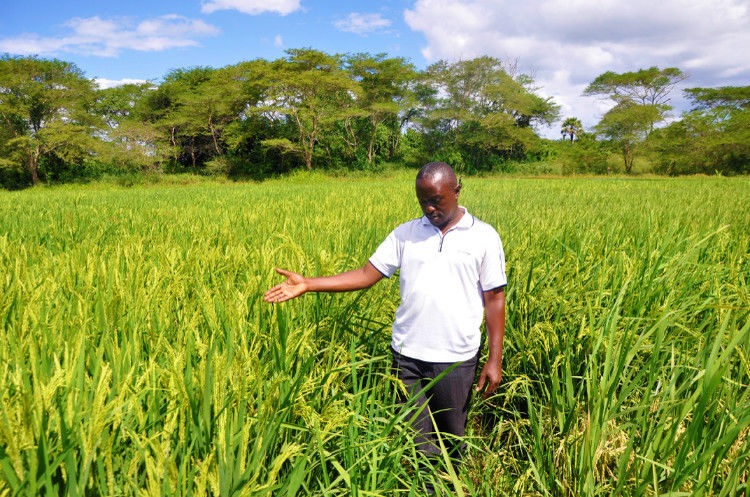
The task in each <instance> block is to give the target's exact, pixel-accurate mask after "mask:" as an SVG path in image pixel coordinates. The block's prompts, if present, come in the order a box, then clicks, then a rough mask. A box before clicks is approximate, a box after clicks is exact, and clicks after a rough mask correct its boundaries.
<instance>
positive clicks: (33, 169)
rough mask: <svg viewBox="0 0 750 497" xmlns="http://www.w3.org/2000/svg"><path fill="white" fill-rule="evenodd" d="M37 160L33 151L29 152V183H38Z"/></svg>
mask: <svg viewBox="0 0 750 497" xmlns="http://www.w3.org/2000/svg"><path fill="white" fill-rule="evenodd" d="M38 168H39V161H38V160H37V157H36V155H35V154H34V153H30V154H29V172H30V173H31V184H32V185H36V184H37V183H39V171H38Z"/></svg>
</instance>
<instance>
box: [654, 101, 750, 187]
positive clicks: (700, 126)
mask: <svg viewBox="0 0 750 497" xmlns="http://www.w3.org/2000/svg"><path fill="white" fill-rule="evenodd" d="M685 93H686V94H687V95H688V97H689V98H690V99H691V100H692V101H693V104H694V108H693V109H692V110H691V111H689V112H685V113H683V115H682V119H680V120H679V121H676V122H674V123H672V124H670V125H669V126H667V127H665V128H664V129H660V130H657V132H655V133H653V134H652V135H651V136H650V137H649V145H650V147H651V149H652V150H653V151H655V152H656V155H657V160H658V167H659V170H660V171H661V172H665V173H668V174H685V173H708V174H712V173H714V172H716V171H719V172H722V173H729V174H737V173H748V172H750V86H725V87H721V88H688V89H686V90H685Z"/></svg>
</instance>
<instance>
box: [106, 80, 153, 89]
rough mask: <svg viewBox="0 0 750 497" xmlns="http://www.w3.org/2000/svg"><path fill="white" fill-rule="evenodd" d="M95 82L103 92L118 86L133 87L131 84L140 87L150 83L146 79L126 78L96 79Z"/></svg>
mask: <svg viewBox="0 0 750 497" xmlns="http://www.w3.org/2000/svg"><path fill="white" fill-rule="evenodd" d="M94 82H95V83H96V84H97V85H98V86H99V88H100V89H102V90H105V89H107V88H115V87H117V86H122V85H131V84H135V85H138V84H142V83H148V81H146V80H145V79H132V78H124V79H106V78H94Z"/></svg>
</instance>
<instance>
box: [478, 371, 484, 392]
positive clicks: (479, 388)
mask: <svg viewBox="0 0 750 497" xmlns="http://www.w3.org/2000/svg"><path fill="white" fill-rule="evenodd" d="M485 379H487V375H486V374H485V372H484V371H482V374H480V375H479V382H478V383H477V390H476V391H477V392H479V391H480V390H481V389H482V387H483V386H484V381H485Z"/></svg>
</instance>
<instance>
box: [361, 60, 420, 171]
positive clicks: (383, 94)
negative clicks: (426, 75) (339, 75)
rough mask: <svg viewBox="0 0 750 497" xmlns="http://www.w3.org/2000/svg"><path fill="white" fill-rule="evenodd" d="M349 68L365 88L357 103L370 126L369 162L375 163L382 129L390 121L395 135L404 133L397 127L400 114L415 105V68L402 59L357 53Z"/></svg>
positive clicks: (368, 137) (368, 138) (362, 88)
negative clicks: (411, 87) (411, 91)
mask: <svg viewBox="0 0 750 497" xmlns="http://www.w3.org/2000/svg"><path fill="white" fill-rule="evenodd" d="M347 66H348V70H349V72H350V73H351V75H352V77H353V78H354V79H355V80H356V81H357V82H358V83H359V85H360V87H361V93H360V96H359V98H358V99H357V103H358V104H359V107H360V108H361V109H362V110H363V111H364V112H363V114H364V115H365V116H366V119H367V123H368V125H369V126H368V127H369V133H368V136H367V140H368V144H367V162H368V163H369V164H372V156H373V145H374V143H375V137H376V135H377V132H378V126H380V125H381V124H383V123H385V122H390V123H391V135H393V134H400V133H401V127H400V125H398V129H393V128H395V127H396V125H397V123H398V115H399V114H400V113H402V112H404V111H405V110H406V109H407V108H408V107H409V106H410V104H411V99H410V87H409V83H410V82H411V81H413V79H414V76H415V70H414V66H413V65H411V64H409V63H407V62H406V60H405V59H403V58H400V57H393V58H386V56H385V54H378V55H375V56H372V55H369V54H356V55H353V56H351V57H349V58H348V60H347ZM355 143H356V142H355Z"/></svg>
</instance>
